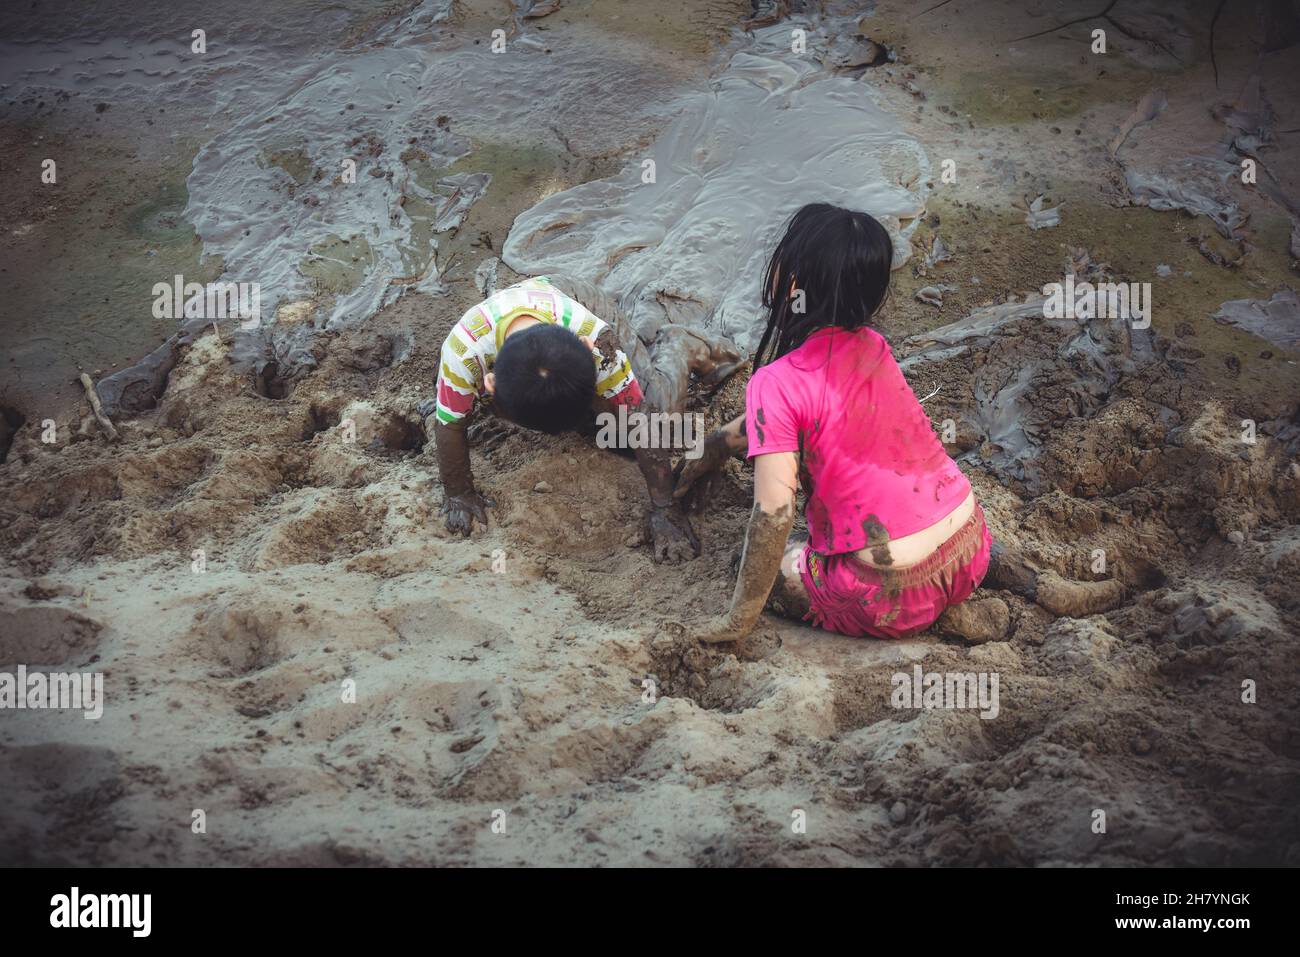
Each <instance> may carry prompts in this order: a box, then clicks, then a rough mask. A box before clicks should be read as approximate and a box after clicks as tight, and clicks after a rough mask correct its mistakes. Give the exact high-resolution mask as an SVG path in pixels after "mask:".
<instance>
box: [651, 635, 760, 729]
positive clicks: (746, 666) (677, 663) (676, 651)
mask: <svg viewBox="0 0 1300 957" xmlns="http://www.w3.org/2000/svg"><path fill="white" fill-rule="evenodd" d="M648 650H649V652H650V657H651V658H652V659H653V660H654V664H655V677H656V678H658V685H659V694H660V695H661V696H665V697H670V698H689V699H690V700H691V701H694V702H695V703H696V704H698V705H699V706H700V707H701V708H704V709H706V710H708V711H722V712H724V713H732V712H737V711H744V710H746V709H748V708H754V707H757V706H758V705H759V704H760V703H762V702H763V701H764V700H766V699H767V698H769V697H771V696H772V694H773V692H774V691H775V690H776V688H775V683H774V682H773V680H772V676H771V674H770V672H769V671H768V669H767V667H766V666H764V665H762V664H758V663H754V662H746V661H741V660H739V659H738V658H737V657H736V655H735V654H734V653H723V652H718V651H714V650H711V649H708V648H705V647H704V646H702V645H700V644H699V643H698V642H696V641H694V640H692V639H690V638H687V637H673V636H670V635H659V636H657V637H655V638H652V639H650V641H649V643H648Z"/></svg>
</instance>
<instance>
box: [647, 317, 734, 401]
mask: <svg viewBox="0 0 1300 957" xmlns="http://www.w3.org/2000/svg"><path fill="white" fill-rule="evenodd" d="M648 352H649V358H650V378H651V385H652V386H653V388H654V389H655V391H656V393H657V394H656V399H657V402H656V403H655V408H657V409H659V410H660V411H663V412H681V411H682V410H684V409H685V408H686V394H687V390H688V388H689V386H690V381H691V373H692V372H693V373H695V375H696V376H698V377H699V379H700V381H701V382H702V383H703V384H704V385H705V386H716V385H720V384H721V383H722V382H723V381H724V380H725V379H726V378H727V376H729V375H731V374H732V373H733V372H735V371H736V370H737V369H739V368H740V367H741V366H742V365H744V363H745V360H744V357H743V356H742V355H741V353H740V350H739V349H737V348H736V347H735V346H734V345H733V344H732V343H731V342H729V341H728V340H726V339H723V338H713V337H711V336H709V335H708V334H707V333H704V332H701V331H700V330H698V329H694V328H692V327H690V326H679V325H676V324H673V323H665V324H664V325H662V326H660V327H659V332H658V333H657V334H656V336H655V340H654V342H653V343H651V344H650V348H649V350H648ZM646 395H647V398H648V397H649V395H650V393H649V391H648V390H647V392H646Z"/></svg>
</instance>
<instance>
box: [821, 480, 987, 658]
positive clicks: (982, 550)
mask: <svg viewBox="0 0 1300 957" xmlns="http://www.w3.org/2000/svg"><path fill="white" fill-rule="evenodd" d="M992 545H993V538H992V536H991V535H989V529H988V526H987V525H986V524H985V523H984V510H983V509H982V508H980V507H979V503H978V502H977V503H976V504H975V511H974V512H973V513H971V517H970V518H969V519H968V520H967V521H966V524H964V525H963V526H962V527H961V528H959V529H957V531H955V532H953V533H952V536H951V537H950V538H949V539H948V540H947V541H946V542H944V543H943V544H942V545H940V546H939V548H938V549H937V550H936V551H935V553H934V554H933V555H931V556H930V557H929V558H927V559H926V560H925V561H923V562H920V563H919V564H916V565H912V566H911V567H909V568H904V569H901V570H900V571H896V572H895V571H890V570H888V569H885V568H877V567H875V566H874V565H868V564H867V563H866V562H864V561H862V560H861V559H860V558H858V557H857V555H855V554H853V553H851V552H850V553H848V554H845V555H820V554H818V553H817V552H814V551H813V550H812V549H811V548H810V547H809V546H804V551H803V558H804V561H803V584H804V588H806V589H807V590H808V599H809V604H810V606H811V610H810V611H809V613H808V616H807V617H808V620H810V621H812V623H813V624H814V625H816V626H817V627H819V628H825V629H826V630H827V631H834V632H837V633H838V634H841V635H851V636H853V637H863V636H866V635H870V636H872V637H875V638H909V637H911V636H912V635H915V634H916V633H917V632H920V631H924V630H925V629H926V628H928V627H930V625H932V624H934V622H935V620H936V619H937V618H938V617H939V616H940V615H942V614H943V613H944V611H945V610H946V609H948V608H951V607H952V606H953V605H956V604H958V603H960V602H962V601H965V600H966V599H967V598H969V597H970V593H971V592H973V591H974V590H975V589H976V588H977V587H979V583H980V582H981V581H982V580H983V578H984V573H985V572H987V571H988V568H989V549H990V548H991V547H992Z"/></svg>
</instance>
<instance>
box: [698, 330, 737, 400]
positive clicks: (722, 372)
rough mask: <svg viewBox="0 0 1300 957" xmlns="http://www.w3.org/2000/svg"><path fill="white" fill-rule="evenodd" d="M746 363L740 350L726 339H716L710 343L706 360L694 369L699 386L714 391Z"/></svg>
mask: <svg viewBox="0 0 1300 957" xmlns="http://www.w3.org/2000/svg"><path fill="white" fill-rule="evenodd" d="M745 362H746V359H745V357H744V356H743V355H742V354H741V352H740V350H739V349H737V348H736V347H735V346H733V345H732V344H731V342H729V341H728V340H726V339H717V340H715V341H713V342H711V343H710V349H709V357H708V359H705V360H703V361H702V362H700V363H699V364H698V365H697V366H696V369H695V372H696V374H697V375H698V376H699V377H700V384H701V385H702V386H704V387H705V388H706V389H716V388H717V387H718V386H720V385H722V383H724V382H726V381H727V379H728V378H730V376H731V375H732V374H733V373H734V372H736V370H738V369H739V368H740V367H741V366H743V365H744V364H745Z"/></svg>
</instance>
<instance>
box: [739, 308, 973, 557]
mask: <svg viewBox="0 0 1300 957" xmlns="http://www.w3.org/2000/svg"><path fill="white" fill-rule="evenodd" d="M745 429H746V432H747V434H748V435H749V456H750V458H753V457H754V456H756V455H770V454H772V453H776V452H798V453H799V458H800V463H799V464H800V469H799V471H800V477H801V479H802V481H803V485H804V491H805V492H807V494H808V504H807V507H806V511H805V515H806V516H807V519H808V534H809V538H810V539H811V544H812V547H813V550H814V551H817V552H820V553H822V554H824V555H836V554H841V553H844V552H856V551H858V550H859V549H862V548H865V547H867V546H875V545H882V544H885V543H886V542H888V541H890V540H891V539H895V538H902V537H903V536H904V535H911V534H912V533H913V532H919V531H921V530H923V529H926V528H929V527H930V526H931V525H933V524H935V523H936V522H938V521H939V520H940V519H941V518H943V517H944V516H946V515H948V514H949V513H950V512H952V511H953V509H955V508H957V506H959V505H961V503H962V502H963V501H964V500H965V498H966V496H967V495H968V494H969V493H970V482H969V480H967V478H966V476H965V475H963V474H962V472H961V469H960V468H958V467H957V463H956V462H954V461H953V460H952V459H951V458H949V456H948V453H947V452H946V451H945V450H944V447H943V444H942V443H941V442H940V441H939V437H938V436H937V435H935V434H934V428H933V427H932V426H931V425H930V419H929V417H928V416H927V415H926V414H925V410H924V409H923V408H921V403H920V402H919V401H918V400H917V398H916V395H915V394H914V393H913V392H912V388H911V386H909V385H908V384H907V380H906V379H904V378H903V372H902V370H901V369H899V367H898V363H897V362H895V361H894V356H893V353H892V352H890V350H889V343H887V342H886V341H885V339H884V337H883V336H881V335H880V333H878V332H876V331H875V330H874V329H866V328H863V329H856V330H852V331H849V330H845V329H838V328H835V327H830V328H826V329H819V330H818V331H816V332H814V333H813V334H812V335H810V336H809V337H808V338H807V339H806V340H804V343H803V344H802V345H801V346H799V347H798V348H797V349H794V350H792V351H791V352H789V353H787V354H786V355H784V356H782V357H781V358H779V359H777V360H776V361H774V362H771V363H769V364H768V365H765V366H763V367H762V368H760V369H759V370H758V371H756V372H755V373H754V374H753V376H751V377H750V380H749V385H748V387H747V388H746V391H745Z"/></svg>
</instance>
